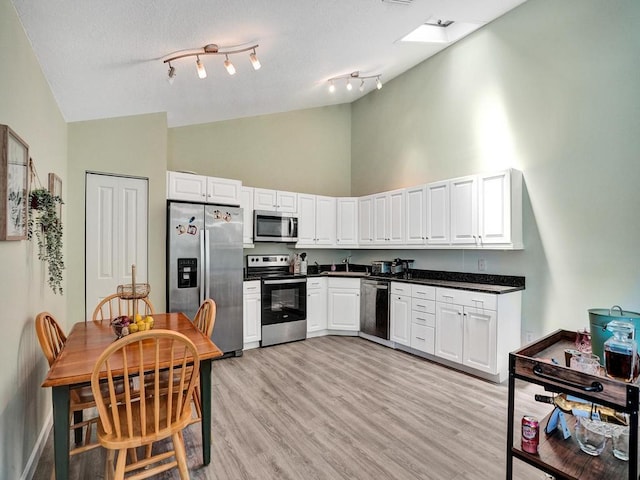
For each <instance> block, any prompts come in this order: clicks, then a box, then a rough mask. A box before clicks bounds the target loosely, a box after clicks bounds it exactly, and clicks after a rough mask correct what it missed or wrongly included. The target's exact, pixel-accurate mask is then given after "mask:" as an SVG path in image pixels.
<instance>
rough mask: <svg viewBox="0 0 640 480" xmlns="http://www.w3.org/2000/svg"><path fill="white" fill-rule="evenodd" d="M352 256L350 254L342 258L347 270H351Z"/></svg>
mask: <svg viewBox="0 0 640 480" xmlns="http://www.w3.org/2000/svg"><path fill="white" fill-rule="evenodd" d="M350 258H351V255H349V256H348V257H346V258H344V259H342V263H344V266H345V270H344V271H345V272H348V271H349V259H350Z"/></svg>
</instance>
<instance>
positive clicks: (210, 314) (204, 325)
mask: <svg viewBox="0 0 640 480" xmlns="http://www.w3.org/2000/svg"><path fill="white" fill-rule="evenodd" d="M216 310H217V307H216V302H214V301H213V300H212V299H210V298H207V299H206V300H205V301H204V302H202V305H200V308H198V311H197V312H196V316H195V317H194V318H193V324H194V325H195V326H196V328H197V329H198V330H200V331H201V332H202V333H204V334H205V335H206V336H207V337H211V334H212V333H213V326H214V325H215V323H216ZM200 398H201V396H200V379H198V380H197V381H196V386H195V388H194V389H193V406H194V407H195V414H196V416H195V417H194V418H192V419H191V423H198V422H200V421H202V404H201V403H200Z"/></svg>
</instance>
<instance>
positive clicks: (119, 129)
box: [67, 113, 167, 321]
mask: <svg viewBox="0 0 640 480" xmlns="http://www.w3.org/2000/svg"><path fill="white" fill-rule="evenodd" d="M166 158H167V119H166V115H165V114H164V113H156V114H149V115H137V116H133V117H121V118H111V119H106V120H93V121H87V122H76V123H70V124H69V204H70V205H69V208H68V224H69V228H68V229H67V233H68V235H69V238H70V240H69V248H71V249H72V250H71V251H74V252H84V234H85V232H84V207H85V188H84V186H85V176H86V172H87V171H92V172H100V173H111V174H117V175H129V176H135V177H145V178H148V179H149V230H148V234H149V242H148V244H149V263H148V265H149V280H148V281H149V283H150V284H151V301H152V302H153V304H154V305H155V306H156V307H157V309H158V311H163V310H164V307H165V236H166V233H165V225H166V171H167V162H166ZM67 263H68V265H67V267H68V272H69V273H68V286H69V291H75V292H84V271H85V263H84V255H82V254H78V255H73V256H72V257H71V258H69V259H68V261H67ZM68 302H69V316H71V317H73V318H76V319H79V320H80V319H84V295H70V296H69V297H68ZM79 320H78V321H79Z"/></svg>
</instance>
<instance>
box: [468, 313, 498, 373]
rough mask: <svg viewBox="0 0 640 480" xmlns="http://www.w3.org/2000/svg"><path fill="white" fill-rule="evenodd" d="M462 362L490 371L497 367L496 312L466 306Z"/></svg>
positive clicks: (492, 371)
mask: <svg viewBox="0 0 640 480" xmlns="http://www.w3.org/2000/svg"><path fill="white" fill-rule="evenodd" d="M463 315H464V335H463V337H464V340H465V345H464V349H463V351H462V364H463V365H466V366H468V367H472V368H477V369H478V370H482V371H485V372H489V373H494V372H495V369H496V312H494V311H493V310H482V309H476V308H473V307H465V308H464V314H463Z"/></svg>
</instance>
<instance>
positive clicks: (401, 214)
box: [387, 189, 406, 245]
mask: <svg viewBox="0 0 640 480" xmlns="http://www.w3.org/2000/svg"><path fill="white" fill-rule="evenodd" d="M387 199H388V200H387V201H388V204H389V208H388V210H387V222H388V223H387V230H388V238H389V243H393V244H398V245H399V244H403V243H404V233H405V232H404V229H405V201H406V192H405V190H404V189H399V190H394V191H393V192H389V193H388V194H387Z"/></svg>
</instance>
